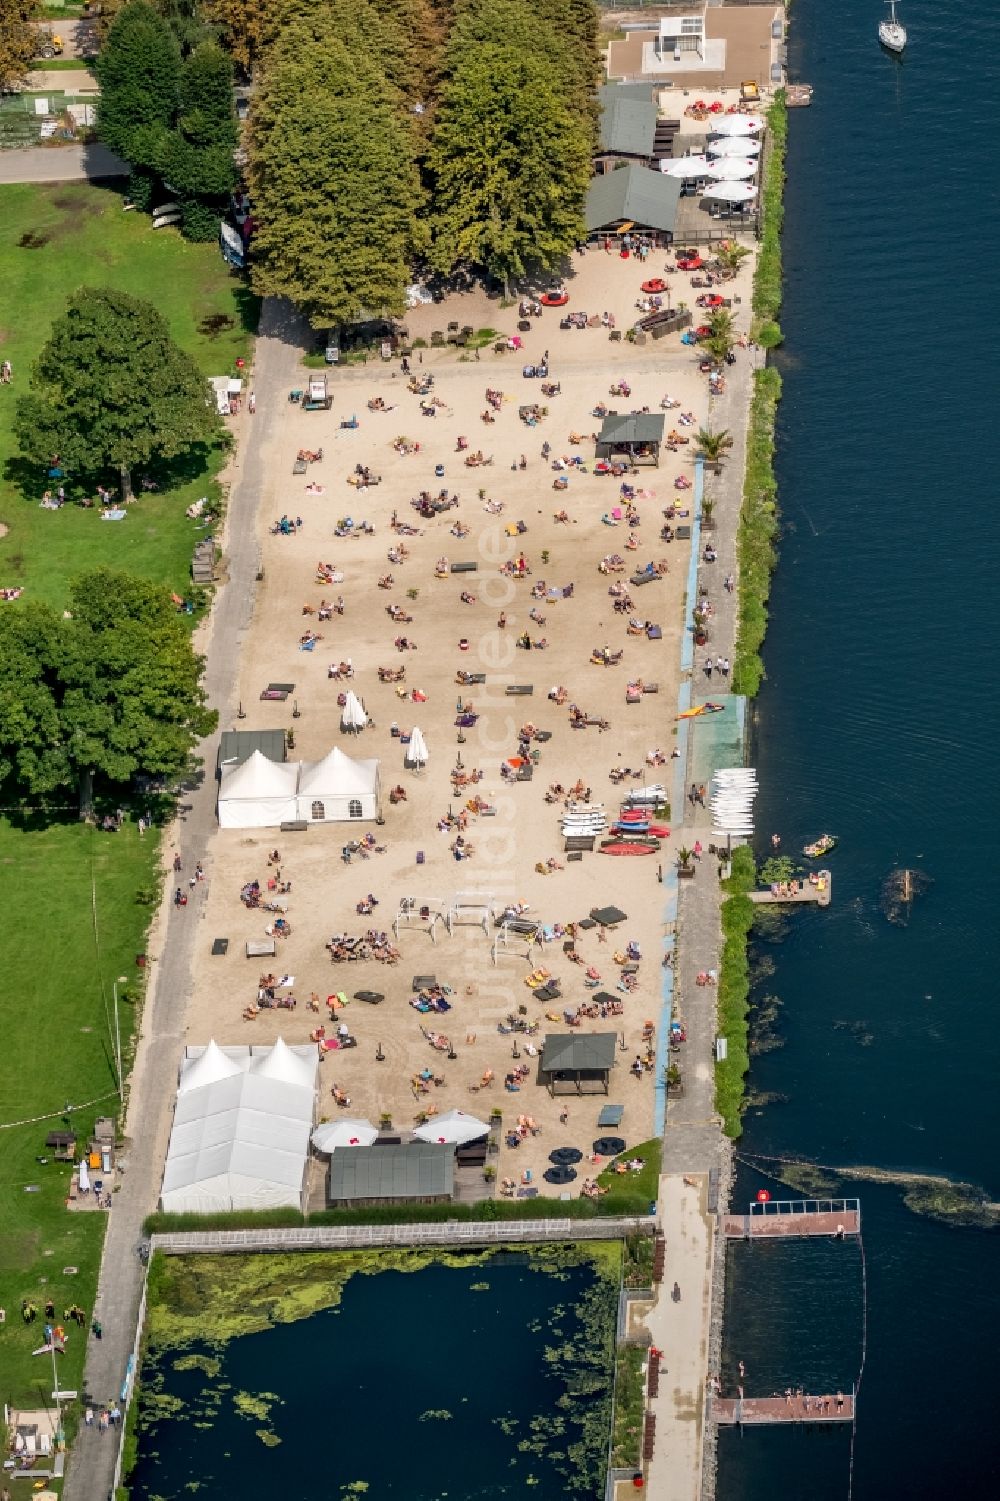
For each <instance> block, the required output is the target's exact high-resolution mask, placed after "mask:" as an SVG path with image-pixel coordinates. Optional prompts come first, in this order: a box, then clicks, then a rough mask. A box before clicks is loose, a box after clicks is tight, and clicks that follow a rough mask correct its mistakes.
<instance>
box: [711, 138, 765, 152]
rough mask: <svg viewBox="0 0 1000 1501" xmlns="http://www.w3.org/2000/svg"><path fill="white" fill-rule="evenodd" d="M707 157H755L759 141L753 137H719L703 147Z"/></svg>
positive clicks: (758, 149) (758, 148)
mask: <svg viewBox="0 0 1000 1501" xmlns="http://www.w3.org/2000/svg"><path fill="white" fill-rule="evenodd" d="M705 150H706V151H707V152H708V154H709V156H756V155H757V153H758V152H759V151H760V141H758V140H756V139H755V137H753V136H719V137H718V139H717V140H714V141H709V143H708V145H707V146H706V147H705Z"/></svg>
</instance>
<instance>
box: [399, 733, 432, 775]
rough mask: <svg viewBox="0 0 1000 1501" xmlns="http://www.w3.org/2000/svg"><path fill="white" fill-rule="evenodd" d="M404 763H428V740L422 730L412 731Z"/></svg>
mask: <svg viewBox="0 0 1000 1501" xmlns="http://www.w3.org/2000/svg"><path fill="white" fill-rule="evenodd" d="M403 765H404V766H414V767H418V766H426V765H427V741H426V740H425V739H424V736H423V731H422V730H417V729H413V730H411V731H410V743H409V745H408V746H407V747H406V750H405V752H404V754H403Z"/></svg>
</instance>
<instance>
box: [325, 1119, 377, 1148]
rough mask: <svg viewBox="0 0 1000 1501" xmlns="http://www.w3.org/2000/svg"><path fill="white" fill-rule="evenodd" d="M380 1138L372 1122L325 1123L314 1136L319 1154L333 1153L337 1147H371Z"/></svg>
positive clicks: (344, 1121)
mask: <svg viewBox="0 0 1000 1501" xmlns="http://www.w3.org/2000/svg"><path fill="white" fill-rule="evenodd" d="M377 1136H378V1131H377V1130H376V1129H375V1127H374V1126H373V1125H372V1123H371V1121H364V1120H358V1121H351V1120H335V1121H324V1122H323V1123H322V1125H319V1126H317V1127H316V1129H315V1131H314V1132H313V1134H312V1144H313V1146H314V1147H315V1148H316V1150H317V1152H333V1151H335V1150H336V1149H337V1147H370V1146H371V1144H372V1142H373V1141H374V1140H375V1138H376V1137H377Z"/></svg>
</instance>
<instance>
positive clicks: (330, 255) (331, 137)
mask: <svg viewBox="0 0 1000 1501" xmlns="http://www.w3.org/2000/svg"><path fill="white" fill-rule="evenodd" d="M215 3H216V9H217V10H221V8H222V7H223V5H225V6H226V7H228V6H229V0H215ZM249 8H250V9H252V8H253V7H252V6H251V7H249ZM274 14H275V16H276V17H277V19H278V20H279V23H280V24H279V25H278V29H277V34H276V35H275V36H274V37H272V36H271V35H270V33H269V32H268V31H267V29H266V26H265V24H264V23H263V21H262V24H261V25H260V27H258V28H257V30H256V31H255V36H254V41H253V48H252V49H251V48H250V46H249V42H248V41H247V50H246V51H245V53H244V56H246V57H248V58H250V59H251V60H252V61H255V62H256V63H257V72H256V74H255V79H256V88H255V93H254V98H253V101H252V105H251V114H250V127H249V131H248V136H247V142H246V145H247V157H248V179H249V186H250V195H251V201H252V203H253V212H254V219H255V222H256V223H257V225H258V226H259V227H258V228H257V230H256V234H255V238H254V242H253V254H252V271H251V275H252V278H253V282H254V285H255V288H256V289H257V290H258V291H259V292H261V293H263V294H276V295H283V296H288V297H291V298H292V299H293V300H294V301H295V302H297V303H298V304H299V305H300V306H301V307H302V308H303V309H304V310H305V311H306V313H307V314H308V316H309V317H310V319H311V320H312V322H313V323H314V324H315V325H316V326H321V325H323V324H324V323H327V324H329V323H337V322H341V321H349V320H352V319H357V318H359V317H363V316H365V315H366V314H367V315H373V314H375V315H377V314H382V313H391V314H398V313H400V312H402V310H403V306H404V292H405V286H406V281H407V279H408V275H409V272H410V269H411V267H412V266H413V264H414V263H415V262H421V261H422V262H424V263H425V264H427V265H429V267H430V268H431V269H433V270H434V271H436V272H439V273H441V274H443V275H449V274H450V273H451V272H453V271H454V270H455V269H456V268H457V267H459V266H463V267H467V268H471V269H474V270H477V271H484V272H485V273H486V274H487V275H488V276H490V277H493V278H495V279H496V280H498V281H500V282H502V283H503V284H504V287H505V288H507V287H508V286H509V284H510V282H511V281H512V280H513V279H515V278H517V277H521V276H523V275H525V274H527V273H529V272H533V273H544V272H547V271H551V270H554V269H555V268H556V267H558V266H559V265H560V264H561V263H562V261H563V260H564V259H565V257H566V256H567V255H568V254H569V253H571V252H572V249H573V247H574V245H576V244H577V243H578V242H579V240H580V238H581V237H582V235H583V233H584V222H583V204H584V197H585V194H586V189H587V184H588V182H589V179H590V173H591V161H592V156H593V150H594V146H595V141H596V118H597V116H596V105H595V83H596V76H597V50H596V38H597V21H596V11H595V9H594V7H593V5H592V3H591V0H537V3H534V4H529V3H528V0H455V3H454V4H451V5H448V4H442V5H440V6H438V7H434V6H433V5H432V4H431V3H430V0H313V3H307V0H284V3H279V5H278V6H276V7H274ZM273 18H274V17H272V19H273ZM244 22H245V13H244ZM233 24H235V23H233Z"/></svg>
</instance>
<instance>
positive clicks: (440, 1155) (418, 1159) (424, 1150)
mask: <svg viewBox="0 0 1000 1501" xmlns="http://www.w3.org/2000/svg"><path fill="white" fill-rule="evenodd" d="M454 1188H455V1148H454V1146H453V1145H451V1144H448V1145H441V1144H440V1143H439V1142H424V1141H415V1142H410V1143H408V1144H407V1145H405V1146H378V1145H375V1146H371V1147H338V1148H337V1149H336V1151H335V1152H333V1153H332V1154H331V1156H330V1188H329V1198H330V1202H331V1203H333V1204H357V1203H398V1202H399V1201H400V1200H404V1201H405V1200H408V1201H410V1202H411V1203H424V1204H429V1203H435V1202H436V1201H438V1200H443V1199H450V1198H451V1196H452V1193H453V1191H454Z"/></svg>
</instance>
